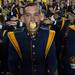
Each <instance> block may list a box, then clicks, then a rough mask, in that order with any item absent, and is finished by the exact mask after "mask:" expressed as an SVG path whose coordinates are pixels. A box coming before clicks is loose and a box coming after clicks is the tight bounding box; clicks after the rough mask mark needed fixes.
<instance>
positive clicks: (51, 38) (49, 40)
mask: <svg viewBox="0 0 75 75" xmlns="http://www.w3.org/2000/svg"><path fill="white" fill-rule="evenodd" d="M54 36H55V31H54V30H50V31H49V36H48V41H47V45H46V50H45V58H46V57H47V55H48V52H49V48H50V47H51V44H52V42H53V40H54Z"/></svg>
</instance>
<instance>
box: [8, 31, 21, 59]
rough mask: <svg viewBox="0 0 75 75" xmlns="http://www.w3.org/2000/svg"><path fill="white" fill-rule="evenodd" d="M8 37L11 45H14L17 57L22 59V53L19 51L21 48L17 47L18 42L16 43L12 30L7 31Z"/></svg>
mask: <svg viewBox="0 0 75 75" xmlns="http://www.w3.org/2000/svg"><path fill="white" fill-rule="evenodd" d="M8 38H9V40H10V42H11V43H12V45H13V46H14V48H15V50H16V52H17V54H18V55H19V57H20V58H21V60H22V53H21V50H20V47H19V44H18V41H17V39H16V37H15V34H14V32H8Z"/></svg>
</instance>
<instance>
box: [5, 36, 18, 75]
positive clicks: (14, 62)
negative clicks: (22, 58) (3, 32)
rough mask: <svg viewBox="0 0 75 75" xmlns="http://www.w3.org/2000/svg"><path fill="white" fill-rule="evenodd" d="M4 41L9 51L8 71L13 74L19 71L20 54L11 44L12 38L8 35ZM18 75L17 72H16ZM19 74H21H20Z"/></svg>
mask: <svg viewBox="0 0 75 75" xmlns="http://www.w3.org/2000/svg"><path fill="white" fill-rule="evenodd" d="M4 43H5V45H6V47H5V49H6V50H7V52H8V55H7V56H8V57H7V63H8V71H9V73H11V74H12V75H14V74H16V73H17V71H18V69H19V68H18V64H19V63H18V55H17V53H16V51H15V48H14V47H13V45H12V44H11V42H10V40H9V39H8V37H7V36H5V39H4ZM16 75H17V74H16ZM18 75H19V74H18Z"/></svg>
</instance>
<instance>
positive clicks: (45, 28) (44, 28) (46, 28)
mask: <svg viewBox="0 0 75 75" xmlns="http://www.w3.org/2000/svg"><path fill="white" fill-rule="evenodd" d="M40 29H43V30H49V28H48V27H40Z"/></svg>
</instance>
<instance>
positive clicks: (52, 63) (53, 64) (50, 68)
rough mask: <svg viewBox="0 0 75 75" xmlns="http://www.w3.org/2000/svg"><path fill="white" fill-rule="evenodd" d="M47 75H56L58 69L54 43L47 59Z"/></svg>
mask: <svg viewBox="0 0 75 75" xmlns="http://www.w3.org/2000/svg"><path fill="white" fill-rule="evenodd" d="M46 65H47V66H46V75H55V74H54V73H55V71H56V69H57V59H56V48H55V43H54V42H53V43H52V45H51V47H50V50H49V53H48V56H47V58H46Z"/></svg>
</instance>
